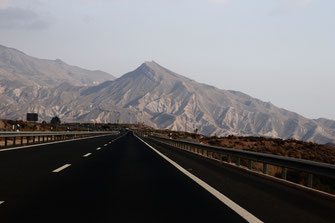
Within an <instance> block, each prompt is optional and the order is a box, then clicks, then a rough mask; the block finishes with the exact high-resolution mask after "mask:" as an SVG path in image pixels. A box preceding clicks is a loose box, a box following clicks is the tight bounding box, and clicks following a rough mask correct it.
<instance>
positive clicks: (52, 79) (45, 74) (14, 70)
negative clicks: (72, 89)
mask: <svg viewBox="0 0 335 223" xmlns="http://www.w3.org/2000/svg"><path fill="white" fill-rule="evenodd" d="M113 79H115V77H113V76H112V75H110V74H107V73H105V72H102V71H90V70H86V69H82V68H79V67H75V66H71V65H68V64H66V63H64V62H63V61H61V60H59V59H57V60H44V59H38V58H35V57H31V56H28V55H26V54H24V53H23V52H21V51H19V50H16V49H13V48H8V47H5V46H1V45H0V80H2V81H3V80H5V81H7V83H8V84H9V83H11V82H21V83H22V84H23V85H25V86H40V87H56V86H57V85H59V84H61V83H63V82H67V83H69V84H72V85H75V86H89V85H97V84H100V83H102V82H104V81H107V80H113Z"/></svg>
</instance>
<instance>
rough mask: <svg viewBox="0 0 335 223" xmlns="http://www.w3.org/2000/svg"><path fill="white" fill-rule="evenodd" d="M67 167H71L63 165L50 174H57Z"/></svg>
mask: <svg viewBox="0 0 335 223" xmlns="http://www.w3.org/2000/svg"><path fill="white" fill-rule="evenodd" d="M69 166H71V164H65V165H63V166H61V167H59V168H57V169H55V170H53V171H52V172H53V173H58V172H60V171H62V170H64V169H65V168H68V167H69Z"/></svg>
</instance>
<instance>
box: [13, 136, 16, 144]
mask: <svg viewBox="0 0 335 223" xmlns="http://www.w3.org/2000/svg"><path fill="white" fill-rule="evenodd" d="M15 144H16V137H15V136H14V137H13V146H15Z"/></svg>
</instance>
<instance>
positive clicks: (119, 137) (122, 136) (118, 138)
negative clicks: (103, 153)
mask: <svg viewBox="0 0 335 223" xmlns="http://www.w3.org/2000/svg"><path fill="white" fill-rule="evenodd" d="M125 135H126V134H123V135H122V136H119V137H117V138H116V139H114V140H112V142H115V141H116V140H118V139H119V138H121V137H123V136H125Z"/></svg>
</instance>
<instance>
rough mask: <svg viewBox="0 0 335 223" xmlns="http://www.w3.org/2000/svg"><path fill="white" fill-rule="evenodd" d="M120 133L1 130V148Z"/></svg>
mask: <svg viewBox="0 0 335 223" xmlns="http://www.w3.org/2000/svg"><path fill="white" fill-rule="evenodd" d="M118 133H119V132H118V131H92V132H89V131H88V132H83V131H82V132H68V131H62V132H61V131H59V132H56V131H55V132H0V149H6V148H9V147H15V146H24V145H30V144H38V143H47V142H55V141H62V140H68V139H76V138H84V137H92V136H101V135H108V134H118Z"/></svg>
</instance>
